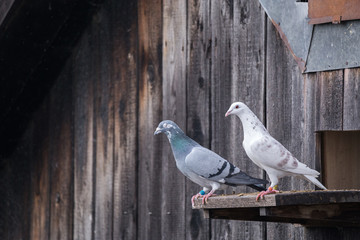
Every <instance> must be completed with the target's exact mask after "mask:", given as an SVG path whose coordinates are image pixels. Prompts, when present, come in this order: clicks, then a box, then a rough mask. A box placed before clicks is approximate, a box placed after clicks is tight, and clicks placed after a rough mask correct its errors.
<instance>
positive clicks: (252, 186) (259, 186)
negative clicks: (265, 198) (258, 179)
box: [247, 184, 266, 191]
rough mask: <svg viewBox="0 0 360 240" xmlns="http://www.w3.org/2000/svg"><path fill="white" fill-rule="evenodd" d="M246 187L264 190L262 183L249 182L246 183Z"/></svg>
mask: <svg viewBox="0 0 360 240" xmlns="http://www.w3.org/2000/svg"><path fill="white" fill-rule="evenodd" d="M247 186H248V187H251V188H253V189H255V190H257V191H266V187H264V186H263V185H261V184H250V185H247Z"/></svg>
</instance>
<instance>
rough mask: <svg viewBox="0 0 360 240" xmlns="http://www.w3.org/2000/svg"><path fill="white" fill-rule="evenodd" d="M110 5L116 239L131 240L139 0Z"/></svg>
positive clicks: (134, 208)
mask: <svg viewBox="0 0 360 240" xmlns="http://www.w3.org/2000/svg"><path fill="white" fill-rule="evenodd" d="M109 8H111V11H109V14H110V16H111V31H112V33H111V34H112V39H111V44H112V46H111V49H112V53H109V54H110V55H111V56H112V59H111V61H112V62H111V63H110V66H111V68H112V70H111V79H112V84H113V87H114V93H113V94H114V117H115V118H114V119H115V120H114V121H115V122H114V183H113V185H114V190H113V191H114V195H113V199H114V200H113V201H114V203H113V204H114V207H113V209H112V212H113V239H129V240H130V239H137V227H138V225H137V223H138V221H139V220H138V215H137V209H138V205H137V204H138V202H137V189H138V188H139V185H138V174H137V170H138V161H137V149H138V143H137V137H138V134H137V130H138V126H137V125H138V105H137V101H138V89H137V87H138V85H137V84H138V74H137V73H138V72H137V61H138V51H137V34H138V27H137V17H138V16H137V2H136V1H121V2H119V1H116V2H114V4H112V5H111V6H109ZM119 12H121V13H123V14H119ZM126 13H131V14H126ZM129 30H130V31H129Z"/></svg>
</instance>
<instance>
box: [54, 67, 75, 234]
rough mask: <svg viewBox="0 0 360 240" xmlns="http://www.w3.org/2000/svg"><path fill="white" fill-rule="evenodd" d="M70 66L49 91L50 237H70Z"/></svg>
mask: <svg viewBox="0 0 360 240" xmlns="http://www.w3.org/2000/svg"><path fill="white" fill-rule="evenodd" d="M70 76H71V66H70V64H67V65H66V66H65V67H64V71H63V73H62V74H61V76H60V77H59V79H58V81H57V83H56V84H55V86H54V87H53V88H52V90H51V92H50V95H51V97H50V106H49V109H50V110H49V116H50V118H49V121H50V124H49V128H50V129H49V164H50V178H51V180H50V183H51V185H50V235H49V238H50V239H69V240H71V239H72V237H73V236H72V233H73V229H72V226H73V149H72V147H73V135H72V130H73V125H72V124H73V118H72V86H71V82H72V78H71V77H70Z"/></svg>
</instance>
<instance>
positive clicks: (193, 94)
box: [185, 1, 211, 239]
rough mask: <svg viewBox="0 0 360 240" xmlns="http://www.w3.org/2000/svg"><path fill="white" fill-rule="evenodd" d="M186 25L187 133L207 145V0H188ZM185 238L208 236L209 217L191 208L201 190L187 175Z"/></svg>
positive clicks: (208, 119) (208, 50)
mask: <svg viewBox="0 0 360 240" xmlns="http://www.w3.org/2000/svg"><path fill="white" fill-rule="evenodd" d="M187 7H188V9H187V12H188V16H187V18H188V20H187V21H188V29H187V42H188V47H187V63H186V65H187V83H186V84H187V90H186V95H187V100H186V101H187V110H186V111H187V122H186V124H187V131H186V132H187V134H188V136H189V137H191V138H192V139H194V140H195V141H197V142H198V143H199V144H201V145H202V146H204V147H206V148H209V147H210V141H211V136H210V124H211V123H210V110H211V108H210V100H211V99H210V87H211V81H210V62H211V58H210V57H211V55H210V51H211V32H210V16H209V11H210V1H189V2H188V6H187ZM185 187H186V195H185V211H186V212H185V213H186V219H185V229H186V230H185V232H186V236H185V239H209V235H210V220H208V219H204V218H203V217H202V214H201V212H200V211H199V210H192V208H191V204H190V201H189V200H190V199H191V197H192V196H193V195H195V194H196V193H198V192H199V191H200V190H201V187H200V186H198V185H197V184H195V183H193V182H191V181H190V180H188V179H186V183H185Z"/></svg>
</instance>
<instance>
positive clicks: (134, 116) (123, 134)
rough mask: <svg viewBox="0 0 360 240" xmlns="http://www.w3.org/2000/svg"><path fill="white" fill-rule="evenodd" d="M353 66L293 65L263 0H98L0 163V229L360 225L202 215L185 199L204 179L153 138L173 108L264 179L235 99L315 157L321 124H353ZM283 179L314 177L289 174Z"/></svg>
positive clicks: (351, 233)
mask: <svg viewBox="0 0 360 240" xmlns="http://www.w3.org/2000/svg"><path fill="white" fill-rule="evenodd" d="M359 75H360V69H345V70H338V71H331V72H322V73H315V74H301V72H300V71H299V69H298V67H297V64H296V62H295V61H294V59H293V58H292V56H291V53H290V52H289V51H288V50H287V48H286V47H285V46H284V44H283V42H282V40H281V39H280V36H279V34H278V33H277V32H276V29H275V28H274V27H273V25H272V23H271V21H270V20H269V19H268V18H267V17H266V15H265V13H264V11H263V9H262V8H261V6H260V4H259V3H258V2H257V1H245V0H244V1H226V0H219V1H210V0H206V1H196V0H188V1H179V0H172V1H170V0H162V1H161V0H150V1H149V0H148V1H146V0H138V1H117V0H109V1H106V2H105V3H104V5H103V7H102V9H101V11H100V12H98V13H97V14H96V15H95V16H94V17H93V19H92V23H91V25H90V27H88V28H87V29H86V30H85V32H84V33H83V36H82V39H81V41H80V42H79V44H78V45H77V47H76V48H75V49H74V52H73V55H72V56H71V58H70V59H69V60H68V62H67V64H66V65H65V66H64V68H63V71H62V73H61V74H60V76H59V77H58V79H57V81H56V84H55V85H54V86H53V88H52V90H51V91H50V93H49V95H48V97H47V98H46V99H45V101H44V103H43V104H42V106H41V107H40V108H39V109H38V110H37V112H35V113H34V116H33V119H32V121H31V122H30V123H29V126H28V129H27V131H26V133H25V135H24V136H23V140H22V141H21V143H20V144H19V146H18V148H17V150H16V152H15V153H14V154H13V156H12V157H11V158H9V159H3V160H2V162H1V164H2V166H1V167H2V168H1V173H2V174H0V176H1V180H2V181H1V183H0V191H1V195H2V196H4V198H3V199H2V201H3V204H0V205H1V206H0V207H1V209H2V210H1V211H2V212H4V213H5V214H0V221H1V222H0V224H1V226H3V227H0V236H1V239H341V238H344V239H351V238H355V237H359V235H360V230H357V229H321V228H311V229H310V228H304V227H302V226H294V225H291V224H280V223H260V222H246V221H230V220H229V221H227V220H208V219H204V218H203V216H202V214H201V212H200V211H197V210H192V209H191V203H190V197H191V196H192V195H193V194H195V193H196V192H197V191H199V189H200V187H198V186H196V185H195V184H193V183H191V182H190V181H189V180H187V179H185V178H184V177H183V176H182V175H181V174H180V173H179V171H178V170H177V169H176V166H175V163H174V160H173V157H172V155H171V150H170V146H169V144H168V142H167V140H166V138H165V136H153V132H154V130H155V128H156V126H157V124H158V123H159V122H160V121H161V120H162V119H172V120H174V121H176V122H177V123H178V124H179V125H180V126H181V127H182V128H183V129H184V130H185V131H186V132H187V133H188V135H190V136H191V137H192V138H194V139H195V140H196V141H198V142H199V143H201V144H202V145H204V146H206V147H209V148H211V149H213V150H214V151H216V152H217V153H219V154H220V155H222V156H224V157H225V158H227V159H228V160H230V161H231V162H233V163H235V164H236V165H238V166H239V167H240V168H241V169H243V170H244V171H245V172H247V173H249V174H250V175H252V176H254V177H263V176H265V175H264V172H263V171H261V170H260V169H259V168H258V167H256V166H255V165H254V164H253V163H252V162H251V161H250V160H249V159H248V158H247V157H246V154H245V152H244V150H243V148H242V147H241V142H242V128H241V124H240V122H239V120H238V119H237V118H235V117H230V118H224V114H225V112H226V110H227V109H228V107H229V105H230V104H231V103H232V102H233V101H243V102H245V103H246V104H248V105H249V107H250V108H251V109H253V111H254V112H255V113H256V114H257V116H258V117H259V118H260V119H261V120H262V121H263V122H264V124H265V125H266V126H267V127H268V129H269V132H270V133H271V134H272V135H273V136H274V137H275V138H277V139H278V140H279V141H280V142H281V143H283V144H284V146H285V147H287V148H288V149H289V150H291V151H292V152H293V154H294V155H295V156H296V157H297V158H298V159H299V160H301V161H303V162H305V163H306V164H308V165H309V166H311V167H312V168H315V166H316V163H315V154H316V152H315V150H316V146H315V133H314V132H315V131H317V130H335V129H336V130H341V129H344V130H345V129H347V130H349V129H352V130H354V129H357V130H359V129H360V126H359V121H358V116H359V115H360V104H358V101H356V99H357V97H358V95H359V92H358V88H359V85H360V84H359V81H360V79H359ZM354 99H355V100H354ZM280 188H281V189H282V190H291V189H297V190H301V189H314V186H313V185H311V184H309V183H308V182H304V181H302V180H298V179H292V178H285V179H283V180H281V182H280ZM236 191H237V192H248V191H253V190H251V189H249V188H246V187H238V188H237V189H236ZM227 192H228V193H230V192H232V189H229V190H227Z"/></svg>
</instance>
